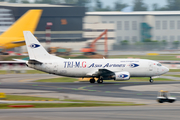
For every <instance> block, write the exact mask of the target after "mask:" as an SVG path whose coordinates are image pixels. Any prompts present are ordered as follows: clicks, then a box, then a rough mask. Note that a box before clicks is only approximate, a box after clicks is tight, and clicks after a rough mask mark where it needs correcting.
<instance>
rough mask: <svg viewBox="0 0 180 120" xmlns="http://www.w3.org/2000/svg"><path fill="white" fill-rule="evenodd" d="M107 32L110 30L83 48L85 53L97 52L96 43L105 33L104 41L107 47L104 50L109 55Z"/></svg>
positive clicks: (93, 53) (82, 50) (92, 53)
mask: <svg viewBox="0 0 180 120" xmlns="http://www.w3.org/2000/svg"><path fill="white" fill-rule="evenodd" d="M107 32H108V30H105V31H104V32H103V33H102V34H101V35H100V36H99V37H97V38H96V39H95V40H94V41H93V42H92V43H90V44H88V46H87V47H85V48H82V49H81V52H83V53H84V55H95V54H96V48H95V43H96V42H97V41H98V40H99V39H101V38H102V36H103V35H105V38H104V39H105V41H104V46H105V49H104V52H105V55H107V51H108V49H107Z"/></svg>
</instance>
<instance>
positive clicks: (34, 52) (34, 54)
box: [23, 31, 60, 61]
mask: <svg viewBox="0 0 180 120" xmlns="http://www.w3.org/2000/svg"><path fill="white" fill-rule="evenodd" d="M23 34H24V38H25V42H26V47H27V50H28V53H29V58H30V60H38V61H46V60H55V59H57V58H58V59H60V57H56V56H53V55H50V54H49V53H48V52H47V51H46V50H45V49H44V47H43V46H42V45H41V44H40V43H39V41H38V40H37V39H36V38H35V37H34V35H33V34H32V33H31V32H30V31H23Z"/></svg>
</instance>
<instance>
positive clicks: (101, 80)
mask: <svg viewBox="0 0 180 120" xmlns="http://www.w3.org/2000/svg"><path fill="white" fill-rule="evenodd" d="M89 82H90V83H95V82H96V81H95V79H94V78H92V79H90V81H89ZM97 83H103V79H102V78H99V79H98V80H97Z"/></svg>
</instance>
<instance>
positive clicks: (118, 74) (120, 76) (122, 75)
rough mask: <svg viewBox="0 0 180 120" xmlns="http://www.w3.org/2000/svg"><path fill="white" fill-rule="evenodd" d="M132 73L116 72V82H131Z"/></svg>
mask: <svg viewBox="0 0 180 120" xmlns="http://www.w3.org/2000/svg"><path fill="white" fill-rule="evenodd" d="M129 79H130V73H129V72H116V73H115V78H114V80H116V81H118V80H129Z"/></svg>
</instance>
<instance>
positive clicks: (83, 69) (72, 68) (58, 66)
mask: <svg viewBox="0 0 180 120" xmlns="http://www.w3.org/2000/svg"><path fill="white" fill-rule="evenodd" d="M42 62H43V64H36V65H33V64H28V63H27V64H28V66H29V67H31V68H34V69H37V70H41V71H44V72H47V73H50V74H56V75H61V76H70V77H90V76H92V74H94V73H96V72H97V71H98V70H99V69H107V70H110V71H112V72H123V71H126V72H129V73H130V76H131V77H153V76H160V75H162V74H164V73H166V72H168V71H169V69H168V68H166V67H164V66H162V65H161V64H160V63H158V62H156V61H153V60H145V59H59V60H57V59H56V60H54V61H52V60H51V61H45V60H44V61H42Z"/></svg>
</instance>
